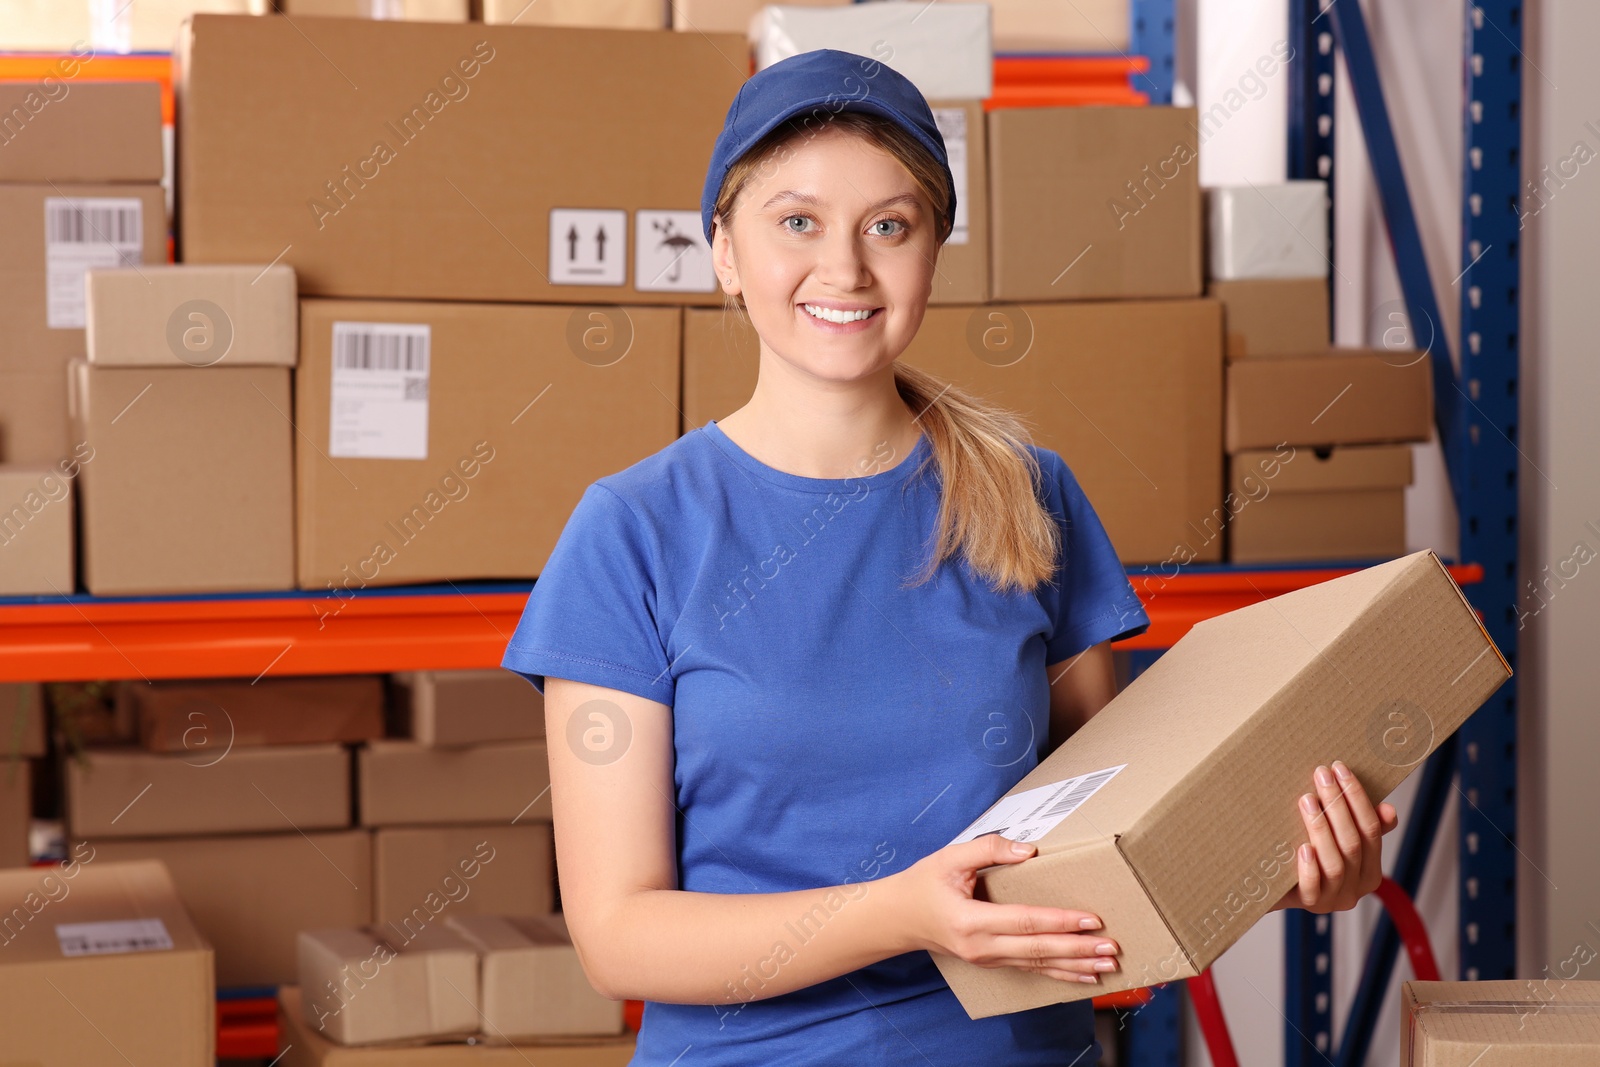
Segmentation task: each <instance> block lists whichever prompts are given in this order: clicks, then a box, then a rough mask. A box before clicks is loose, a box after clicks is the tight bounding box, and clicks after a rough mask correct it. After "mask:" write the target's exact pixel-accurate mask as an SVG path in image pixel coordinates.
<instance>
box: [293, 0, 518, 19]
mask: <svg viewBox="0 0 1600 1067" xmlns="http://www.w3.org/2000/svg"><path fill="white" fill-rule="evenodd" d="M522 2H523V3H527V2H528V0H522ZM470 6H471V5H470V4H468V3H467V0H278V10H279V11H281V12H283V13H284V14H285V15H296V16H298V15H332V16H335V17H337V18H351V19H374V18H375V19H406V20H410V21H421V22H465V21H467V17H468V16H469V15H470V14H471V12H470V11H469V10H468V9H469V8H470ZM485 21H488V20H487V19H486V20H485Z"/></svg>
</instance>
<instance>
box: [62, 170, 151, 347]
mask: <svg viewBox="0 0 1600 1067" xmlns="http://www.w3.org/2000/svg"><path fill="white" fill-rule="evenodd" d="M143 259H144V203H143V201H141V200H139V198H138V197H132V196H126V197H125V196H48V197H45V201H44V273H45V323H46V324H47V325H48V326H49V327H50V329H52V330H81V329H83V325H84V308H83V304H84V301H83V272H84V271H86V270H89V269H90V268H92V267H94V268H98V267H137V266H138V265H139V264H140V263H141V262H142V261H143Z"/></svg>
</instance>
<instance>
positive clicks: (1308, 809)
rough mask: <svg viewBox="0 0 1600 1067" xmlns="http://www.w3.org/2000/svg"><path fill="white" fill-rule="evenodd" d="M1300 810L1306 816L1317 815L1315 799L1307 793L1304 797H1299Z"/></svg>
mask: <svg viewBox="0 0 1600 1067" xmlns="http://www.w3.org/2000/svg"><path fill="white" fill-rule="evenodd" d="M1300 808H1301V810H1302V811H1304V812H1305V813H1306V814H1307V815H1315V814H1316V813H1317V799H1316V797H1313V796H1312V795H1311V794H1310V793H1307V794H1306V795H1305V796H1303V797H1301V798H1300Z"/></svg>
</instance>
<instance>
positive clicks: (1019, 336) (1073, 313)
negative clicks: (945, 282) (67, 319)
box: [683, 300, 1223, 563]
mask: <svg viewBox="0 0 1600 1067" xmlns="http://www.w3.org/2000/svg"><path fill="white" fill-rule="evenodd" d="M759 349H760V342H759V339H758V338H757V337H756V335H755V332H754V331H753V330H752V329H751V328H749V327H748V326H747V325H745V322H744V320H743V318H742V317H741V316H739V315H737V314H735V313H732V312H729V313H726V314H724V313H723V312H721V311H711V310H700V309H689V310H686V311H685V312H684V396H683V411H684V418H685V420H686V422H685V429H694V428H697V427H700V426H703V425H705V423H706V422H707V421H709V420H711V419H720V418H722V417H723V416H726V415H728V414H730V413H732V412H733V411H735V410H737V409H738V408H739V407H741V406H743V405H744V404H745V403H746V402H747V401H748V400H749V399H750V395H751V393H752V392H753V391H754V389H755V383H756V377H757V371H758V367H759V362H760V359H759ZM902 358H904V359H905V360H906V361H907V362H908V363H910V364H912V365H914V366H916V367H919V368H920V369H922V370H925V371H928V372H929V373H932V374H936V375H938V376H940V377H942V378H944V379H946V380H948V381H951V382H954V383H955V384H956V385H958V386H960V387H961V388H964V389H967V390H969V391H971V392H974V393H976V394H979V395H981V396H983V397H985V398H986V399H988V400H990V401H992V402H994V403H995V404H998V405H1000V406H1001V407H1004V408H1009V409H1010V410H1012V411H1015V412H1017V413H1019V414H1020V415H1022V416H1023V417H1024V418H1025V419H1026V420H1027V421H1028V422H1029V423H1030V424H1031V425H1032V428H1033V431H1034V441H1035V443H1036V444H1039V445H1041V446H1043V447H1045V448H1050V449H1053V450H1055V451H1057V452H1059V453H1060V454H1061V455H1062V457H1063V458H1065V459H1066V461H1067V464H1068V465H1069V466H1070V467H1071V468H1072V471H1073V473H1074V474H1075V475H1076V476H1077V479H1078V481H1079V483H1080V484H1082V486H1083V489H1084V492H1085V493H1087V494H1088V497H1089V500H1090V502H1091V503H1092V504H1093V505H1094V508H1095V512H1096V513H1097V514H1098V515H1099V516H1100V519H1101V521H1102V522H1104V523H1105V526H1106V530H1107V531H1108V532H1109V533H1110V535H1111V540H1112V543H1113V544H1114V545H1115V546H1116V548H1117V552H1118V554H1119V555H1120V556H1121V557H1122V559H1123V560H1125V561H1127V562H1135V563H1161V562H1167V561H1172V560H1175V559H1176V560H1179V561H1180V562H1184V563H1187V562H1191V561H1194V560H1207V561H1216V560H1220V559H1221V558H1222V533H1221V531H1222V526H1223V521H1222V520H1223V512H1222V508H1221V504H1222V480H1223V471H1222V420H1221V411H1220V407H1221V397H1222V315H1221V307H1220V306H1219V305H1218V304H1217V303H1216V302H1215V301H1211V300H1170V301H1137V302H1136V301H1121V302H1097V303H1063V304H1027V305H1022V306H1014V305H1006V306H988V307H959V308H958V307H938V308H929V309H928V311H927V314H926V316H925V317H924V318H923V321H922V328H921V329H920V330H919V331H918V333H917V336H916V338H915V340H913V341H912V342H911V346H910V347H909V348H907V349H906V352H905V355H904V356H903V357H902Z"/></svg>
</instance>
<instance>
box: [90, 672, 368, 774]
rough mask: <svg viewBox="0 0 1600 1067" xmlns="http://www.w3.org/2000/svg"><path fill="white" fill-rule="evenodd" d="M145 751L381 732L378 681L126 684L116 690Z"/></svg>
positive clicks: (360, 677)
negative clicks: (134, 725)
mask: <svg viewBox="0 0 1600 1067" xmlns="http://www.w3.org/2000/svg"><path fill="white" fill-rule="evenodd" d="M117 695H118V699H120V700H125V701H127V702H128V703H129V708H128V713H129V714H130V715H131V716H132V717H133V718H134V719H135V720H136V721H137V722H138V724H139V740H140V743H141V744H143V745H144V747H145V748H147V749H149V750H150V751H151V752H187V753H191V754H196V753H202V752H211V753H214V754H216V755H219V756H220V755H221V753H222V752H223V751H224V750H225V749H227V748H230V747H232V746H234V745H238V746H241V747H252V746H256V745H311V744H321V743H325V742H330V741H369V740H371V739H372V738H375V737H382V736H383V727H384V723H383V695H384V694H383V679H382V677H381V676H379V675H375V674H351V675H324V676H316V677H308V678H257V679H254V680H251V679H244V678H219V679H182V680H172V681H166V680H163V681H154V682H143V683H130V684H128V685H126V686H123V687H122V688H121V689H119V690H118V692H117Z"/></svg>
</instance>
